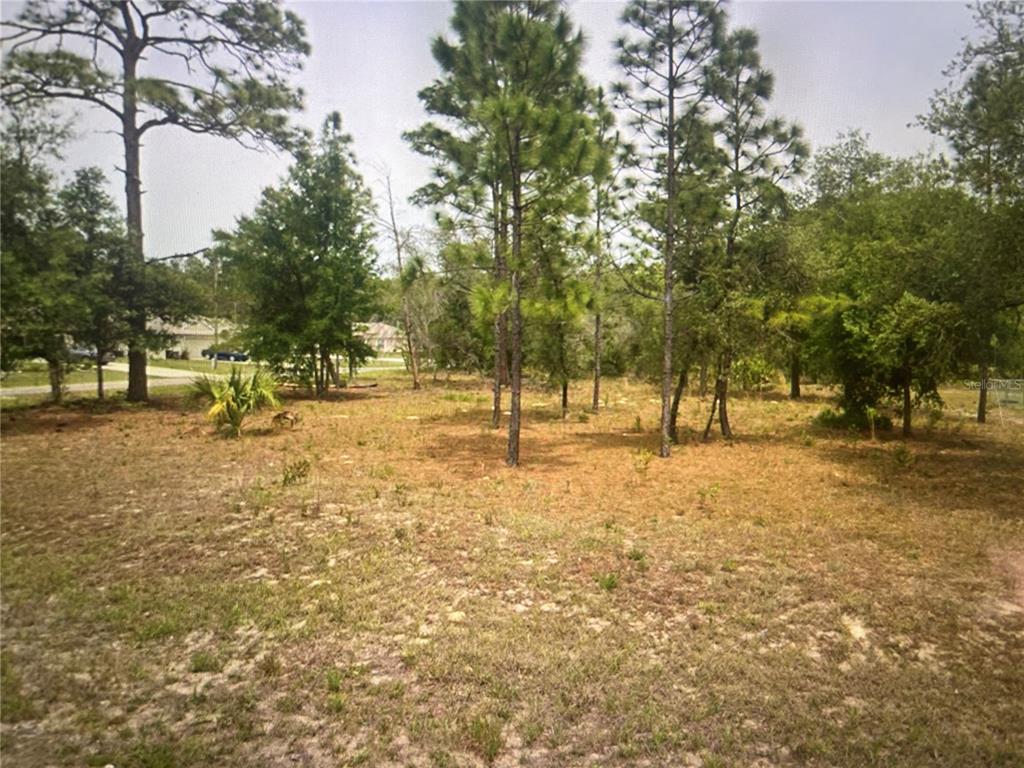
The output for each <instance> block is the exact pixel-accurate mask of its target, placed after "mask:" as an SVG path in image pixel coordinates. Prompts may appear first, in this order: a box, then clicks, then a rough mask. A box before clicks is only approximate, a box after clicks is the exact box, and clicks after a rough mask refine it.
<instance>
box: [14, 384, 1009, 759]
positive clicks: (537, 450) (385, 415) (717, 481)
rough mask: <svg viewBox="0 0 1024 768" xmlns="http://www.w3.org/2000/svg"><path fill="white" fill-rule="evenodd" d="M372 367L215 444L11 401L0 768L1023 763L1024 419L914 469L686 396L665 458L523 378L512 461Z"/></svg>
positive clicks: (919, 448) (437, 400)
mask: <svg viewBox="0 0 1024 768" xmlns="http://www.w3.org/2000/svg"><path fill="white" fill-rule="evenodd" d="M375 378H377V379H378V380H379V382H380V385H379V386H378V387H377V388H374V389H367V390H349V391H347V392H343V393H340V394H336V395H332V397H331V398H330V399H329V400H327V401H325V402H322V403H314V402H312V401H307V400H299V399H293V400H292V401H291V402H289V404H288V407H289V408H290V409H292V410H295V411H297V412H299V413H300V414H301V416H302V420H301V421H300V423H299V425H298V426H296V428H295V429H292V430H274V429H272V428H271V424H270V418H271V414H266V415H262V416H259V417H258V418H257V419H256V421H255V423H254V428H253V430H252V432H251V434H248V435H246V436H244V437H243V438H242V439H240V440H238V441H232V442H225V441H222V440H218V439H216V438H215V437H214V436H213V434H212V430H211V428H210V427H209V425H208V424H206V422H205V421H204V419H203V417H202V414H201V413H200V412H199V411H196V410H191V409H189V408H187V407H185V406H184V404H183V400H182V399H181V397H180V396H179V395H178V394H165V393H164V392H165V391H163V390H156V391H155V392H156V393H158V394H157V400H156V401H155V403H154V404H153V405H152V406H150V407H148V408H138V407H130V406H127V405H125V404H124V403H123V402H121V401H118V400H115V401H113V402H111V403H109V404H105V405H101V404H98V403H95V402H93V403H91V404H90V403H89V402H88V401H84V400H83V401H74V402H72V403H71V404H69V405H68V406H66V407H53V406H46V407H27V406H24V407H18V408H14V409H9V408H7V407H5V409H4V413H3V423H2V426H3V454H2V475H0V482H2V488H0V490H2V497H0V501H2V517H0V569H2V573H0V577H2V597H3V622H4V630H3V631H4V652H3V655H2V657H0V667H2V669H0V683H2V688H0V721H2V725H0V728H2V732H0V736H2V744H3V753H4V762H5V764H6V763H7V762H10V763H11V765H47V764H61V765H64V764H75V765H106V764H108V763H113V764H115V765H118V766H165V765H166V766H190V765H214V764H216V765H228V766H231V765H236V766H248V765H279V764H296V765H308V766H321V765H323V766H336V765H358V764H362V765H385V764H398V765H437V766H443V765H450V766H473V765H481V766H482V765H488V764H493V765H508V766H511V765H519V764H529V765H534V766H542V767H543V766H561V765H581V764H587V765H616V766H618V765H693V766H697V765H702V766H705V768H710V767H711V766H731V765H757V766H774V765H812V766H826V765H828V766H835V765H843V766H892V765H915V766H916V765H949V766H953V765H956V766H999V765H1003V766H1013V765H1020V764H1021V763H1022V761H1024V711H1022V708H1021V707H1020V701H1021V698H1022V695H1024V513H1022V512H1021V505H1020V496H1021V491H1022V490H1024V487H1022V481H1021V477H1022V476H1024V414H1022V413H1021V411H1020V409H1019V408H1016V409H1015V408H1014V406H1013V404H1000V406H1001V408H1000V409H999V410H997V411H995V412H993V414H992V415H991V416H990V423H989V424H988V425H984V426H978V425H976V424H974V423H973V422H972V421H971V420H970V411H971V407H972V402H973V397H972V393H968V392H951V393H950V396H949V398H948V401H949V404H950V407H949V408H948V409H947V411H946V412H945V413H944V414H943V415H942V416H941V417H937V416H934V415H931V416H930V417H929V418H927V419H926V418H923V417H922V418H921V419H920V420H919V422H920V424H921V427H920V431H919V435H918V436H917V437H915V439H914V440H912V441H911V442H910V443H909V444H907V445H904V444H903V443H902V442H901V441H899V440H897V439H896V438H895V435H894V434H893V433H892V432H879V434H878V436H877V439H876V440H871V439H870V436H869V435H866V434H865V435H862V434H859V433H854V432H850V431H848V430H830V429H826V428H823V427H821V426H816V425H815V423H814V417H815V415H816V414H817V413H819V412H820V411H821V410H822V409H823V408H825V407H826V406H827V405H828V404H829V401H828V399H827V396H826V395H827V393H820V392H819V393H813V394H811V396H809V397H808V398H807V399H806V400H805V401H802V402H796V403H794V402H790V401H788V400H786V399H784V398H783V397H781V396H779V395H776V394H774V393H767V394H763V395H761V396H759V397H756V398H750V399H739V400H737V401H736V402H735V403H734V404H733V408H732V415H733V419H734V428H735V429H736V431H737V433H738V434H739V437H738V438H737V439H736V440H733V441H731V442H726V441H722V440H720V439H719V440H715V439H713V440H711V441H710V442H708V443H706V444H705V443H701V442H700V441H699V440H698V437H699V431H698V430H699V429H700V427H702V426H703V418H706V413H707V408H708V406H709V404H710V403H709V402H707V401H705V402H701V401H699V400H698V399H696V398H693V397H689V398H687V399H686V400H685V401H684V406H683V411H682V413H681V422H682V424H683V425H684V428H683V429H682V430H681V438H682V444H681V445H680V446H679V447H678V448H677V449H676V451H675V454H674V456H673V458H672V459H670V460H667V461H664V460H661V459H659V458H657V457H656V456H655V455H654V454H655V452H656V449H657V440H658V435H657V430H656V425H657V418H658V403H657V401H656V398H655V394H654V392H653V390H652V389H651V388H649V387H646V386H642V385H638V384H631V383H628V382H624V381H609V382H607V388H606V393H607V406H606V407H604V408H602V410H601V412H600V413H599V414H590V415H589V417H588V418H587V419H586V420H579V419H576V420H563V419H562V418H561V410H560V407H559V403H558V398H557V395H556V394H555V393H550V394H548V393H544V392H542V391H539V390H530V391H528V392H527V393H526V394H525V395H524V404H525V406H526V422H525V430H524V433H523V443H522V452H523V457H524V466H523V467H521V468H520V469H518V470H509V469H506V468H505V467H504V466H503V464H502V458H503V450H504V434H503V432H494V431H492V430H490V429H489V428H488V426H487V425H488V421H489V394H488V391H487V385H486V382H482V381H479V380H471V379H468V378H459V379H453V380H451V381H449V382H448V383H447V384H442V383H440V382H437V383H432V382H430V381H429V377H428V382H427V386H426V388H425V389H424V390H422V391H419V392H412V391H410V390H409V389H408V379H407V378H406V377H404V376H403V375H401V374H400V373H395V374H391V373H388V374H387V375H386V376H380V377H378V376H376V375H375ZM572 396H573V401H574V402H576V403H580V402H588V394H587V392H586V389H585V386H584V385H582V384H581V385H580V386H579V387H577V388H574V390H573V391H572ZM702 417H703V418H702ZM698 425H699V426H698ZM687 427H688V428H689V430H687V429H686V428H687Z"/></svg>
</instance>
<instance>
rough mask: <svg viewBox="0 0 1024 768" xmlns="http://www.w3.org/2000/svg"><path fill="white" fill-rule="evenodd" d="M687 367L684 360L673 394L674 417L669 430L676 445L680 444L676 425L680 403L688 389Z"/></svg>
mask: <svg viewBox="0 0 1024 768" xmlns="http://www.w3.org/2000/svg"><path fill="white" fill-rule="evenodd" d="M687 368H688V366H687V364H686V362H685V361H684V362H683V365H682V370H680V371H679V381H677V382H676V391H675V392H674V393H673V394H672V418H671V420H670V421H669V431H670V432H671V434H672V442H673V443H675V444H676V445H678V444H679V430H678V428H677V426H676V425H677V424H678V422H679V404H680V403H681V402H682V400H683V392H684V391H686V382H687Z"/></svg>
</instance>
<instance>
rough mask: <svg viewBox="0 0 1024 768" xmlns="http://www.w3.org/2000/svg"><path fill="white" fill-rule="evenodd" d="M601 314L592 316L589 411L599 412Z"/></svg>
mask: <svg viewBox="0 0 1024 768" xmlns="http://www.w3.org/2000/svg"><path fill="white" fill-rule="evenodd" d="M601 342H602V339H601V313H600V311H599V312H597V314H595V315H594V401H593V404H592V406H591V410H593V412H594V413H598V412H599V411H600V410H601Z"/></svg>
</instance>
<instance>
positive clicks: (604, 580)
mask: <svg viewBox="0 0 1024 768" xmlns="http://www.w3.org/2000/svg"><path fill="white" fill-rule="evenodd" d="M594 580H595V581H597V586H599V587H600V588H601V589H603V590H604V591H605V592H611V591H612V590H613V589H615V588H616V587H617V586H619V574H617V573H615V571H609V572H608V573H604V574H601V575H599V576H595V577H594Z"/></svg>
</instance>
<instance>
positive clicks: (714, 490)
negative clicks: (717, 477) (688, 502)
mask: <svg viewBox="0 0 1024 768" xmlns="http://www.w3.org/2000/svg"><path fill="white" fill-rule="evenodd" d="M718 490H719V488H718V483H712V484H711V485H702V486H701V487H700V488H698V489H697V498H698V500H699V503H700V506H701V507H702V508H704V509H707V508H709V507H710V506H711V505H712V504H713V503H714V501H715V499H717V498H718Z"/></svg>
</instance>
